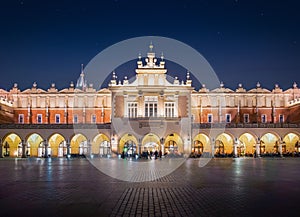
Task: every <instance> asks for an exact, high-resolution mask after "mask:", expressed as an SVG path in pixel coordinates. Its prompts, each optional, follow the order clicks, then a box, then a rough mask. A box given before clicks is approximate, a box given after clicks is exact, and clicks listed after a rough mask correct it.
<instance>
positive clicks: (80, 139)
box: [70, 133, 89, 155]
mask: <svg viewBox="0 0 300 217" xmlns="http://www.w3.org/2000/svg"><path fill="white" fill-rule="evenodd" d="M87 142H88V141H87V138H86V137H85V136H84V135H83V134H81V133H78V134H75V135H74V136H73V137H72V139H71V142H70V149H71V150H70V152H71V154H79V155H83V154H87V153H88V148H89V147H88V144H87Z"/></svg>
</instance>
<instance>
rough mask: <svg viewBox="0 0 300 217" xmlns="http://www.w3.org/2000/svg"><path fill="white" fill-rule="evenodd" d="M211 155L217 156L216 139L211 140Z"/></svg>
mask: <svg viewBox="0 0 300 217" xmlns="http://www.w3.org/2000/svg"><path fill="white" fill-rule="evenodd" d="M211 141H212V142H211V144H210V145H211V157H212V158H214V157H215V139H212V140H211Z"/></svg>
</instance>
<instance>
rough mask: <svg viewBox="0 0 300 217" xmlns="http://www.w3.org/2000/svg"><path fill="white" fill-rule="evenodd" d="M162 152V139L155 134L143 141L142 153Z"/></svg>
mask: <svg viewBox="0 0 300 217" xmlns="http://www.w3.org/2000/svg"><path fill="white" fill-rule="evenodd" d="M159 150H160V139H159V137H158V136H157V135H155V134H153V133H148V134H147V135H145V136H144V138H143V140H142V150H141V151H142V152H145V151H146V152H147V151H149V152H155V151H159Z"/></svg>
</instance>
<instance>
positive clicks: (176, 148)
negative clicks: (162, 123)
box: [164, 133, 183, 157]
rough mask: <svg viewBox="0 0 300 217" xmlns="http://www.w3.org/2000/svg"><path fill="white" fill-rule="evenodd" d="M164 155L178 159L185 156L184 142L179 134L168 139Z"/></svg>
mask: <svg viewBox="0 0 300 217" xmlns="http://www.w3.org/2000/svg"><path fill="white" fill-rule="evenodd" d="M164 154H165V155H170V156H178V157H181V156H183V142H182V139H181V137H180V136H179V135H178V134H177V133H171V134H169V135H168V136H167V137H166V139H165V143H164Z"/></svg>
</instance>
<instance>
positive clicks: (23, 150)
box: [22, 140, 27, 158]
mask: <svg viewBox="0 0 300 217" xmlns="http://www.w3.org/2000/svg"><path fill="white" fill-rule="evenodd" d="M26 148H27V147H26V143H25V142H24V140H23V141H22V158H26V157H27V155H26Z"/></svg>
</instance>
